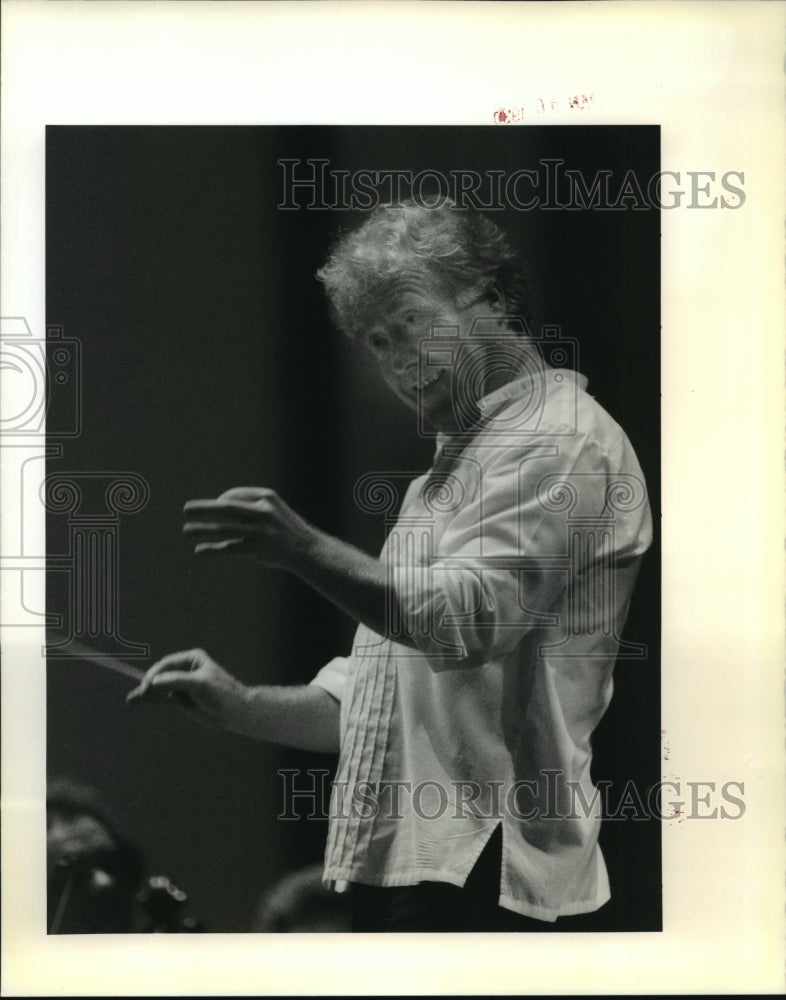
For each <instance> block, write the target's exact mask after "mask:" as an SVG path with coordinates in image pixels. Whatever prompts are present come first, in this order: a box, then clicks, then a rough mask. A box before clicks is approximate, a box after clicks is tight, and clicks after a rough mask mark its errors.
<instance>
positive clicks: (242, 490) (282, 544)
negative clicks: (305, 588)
mask: <svg viewBox="0 0 786 1000" xmlns="http://www.w3.org/2000/svg"><path fill="white" fill-rule="evenodd" d="M183 513H184V515H185V517H186V522H185V524H184V525H183V534H185V535H188V536H189V537H191V538H193V539H194V540H195V541H196V545H195V547H194V552H195V553H196V554H204V553H220V552H227V553H239V554H243V555H252V556H255V557H256V558H257V559H259V560H260V561H261V562H263V563H265V564H266V565H268V566H279V567H282V568H292V567H293V565H294V563H295V562H296V561H297V560H298V558H299V557H300V556H302V555H303V554H304V553H305V552H307V551H308V549H309V547H310V546H311V544H312V543H313V542H314V540H315V538H316V536H317V535H318V532H317V530H316V529H315V528H314V527H313V526H312V525H310V524H309V523H308V522H307V521H305V520H304V519H303V518H302V517H300V515H298V514H296V513H295V511H293V510H292V508H291V507H289V506H288V505H287V504H286V503H284V501H283V500H282V499H281V497H280V496H279V495H278V494H277V493H276V492H275V491H274V490H270V489H265V488H264V487H260V486H239V487H236V488H234V489H231V490H227V491H226V493H222V494H221V496H220V497H218V499H217V500H189V501H188V503H187V504H186V505H185V506H184V508H183Z"/></svg>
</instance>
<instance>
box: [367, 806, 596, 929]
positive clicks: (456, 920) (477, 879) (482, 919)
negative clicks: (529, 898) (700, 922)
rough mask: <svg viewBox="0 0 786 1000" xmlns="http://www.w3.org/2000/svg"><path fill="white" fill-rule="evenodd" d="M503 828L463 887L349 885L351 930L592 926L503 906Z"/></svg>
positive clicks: (438, 884) (583, 920)
mask: <svg viewBox="0 0 786 1000" xmlns="http://www.w3.org/2000/svg"><path fill="white" fill-rule="evenodd" d="M501 864H502V827H501V826H498V827H497V829H496V830H495V831H494V833H493V834H492V836H491V838H490V839H489V842H488V844H487V845H486V846H485V847H484V849H483V851H482V853H481V855H480V857H479V858H478V860H477V862H476V864H475V867H474V868H473V869H472V871H471V872H470V874H469V877H468V878H467V881H466V883H465V884H464V886H463V887H462V888H459V887H458V886H455V885H448V884H446V883H444V882H419V883H418V884H417V885H405V886H390V887H388V886H374V885H362V884H360V883H359V882H355V883H353V884H352V887H351V895H350V899H351V904H352V930H353V931H355V932H356V933H377V932H383V931H387V932H397V931H398V932H412V931H475V932H480V933H483V932H490V931H529V932H533V931H536V932H541V933H542V932H549V931H552V932H553V931H558V932H563V931H571V930H592V929H593V927H592V921H591V920H590V921H588V920H587V917H590V918H592V917H594V914H588V915H586V916H585V915H582V916H580V917H561V918H560V919H559V920H557V921H556V922H548V921H545V920H534V919H533V918H532V917H524V916H522V915H521V914H519V913H513V912H512V911H511V910H506V909H503V907H501V906H499V905H498V903H497V899H498V897H499V879H500V868H501Z"/></svg>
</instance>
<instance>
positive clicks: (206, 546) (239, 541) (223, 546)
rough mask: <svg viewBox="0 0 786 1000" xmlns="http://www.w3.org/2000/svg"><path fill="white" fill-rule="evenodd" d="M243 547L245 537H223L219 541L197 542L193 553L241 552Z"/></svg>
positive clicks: (244, 545)
mask: <svg viewBox="0 0 786 1000" xmlns="http://www.w3.org/2000/svg"><path fill="white" fill-rule="evenodd" d="M245 547H246V539H245V538H225V539H224V540H223V541H221V542H199V544H198V545H195V546H194V553H195V554H196V555H198V556H199V555H203V554H204V553H209V552H242V551H243V550H244V549H245Z"/></svg>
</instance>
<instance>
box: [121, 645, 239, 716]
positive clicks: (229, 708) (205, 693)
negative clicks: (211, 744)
mask: <svg viewBox="0 0 786 1000" xmlns="http://www.w3.org/2000/svg"><path fill="white" fill-rule="evenodd" d="M248 693H249V689H248V688H247V687H246V686H245V685H244V684H241V683H240V681H238V680H237V679H236V678H235V677H233V676H232V675H231V674H229V673H227V671H226V670H224V668H223V667H220V666H219V665H218V664H217V663H216V662H215V660H212V659H211V658H210V657H209V656H208V655H207V653H206V652H205V651H204V650H202V649H190V650H188V651H187V652H183V653H172V654H170V655H169V656H165V657H164V658H163V659H161V660H159V661H158V663H154V664H153V666H152V667H151V668H150V669H149V670H148V671H147V673H146V674H145V676H144V677H143V678H142V682H141V683H140V684H139V686H138V687H136V688H134V690H133V691H131V692H130V693H129V695H128V697H127V698H126V701H128V702H152V701H176V702H178V703H179V704H181V705H183V706H184V707H185V708H187V709H188V710H189V712H190V713H191V714H192V715H193V716H195V717H196V718H198V719H199V720H200V721H202V722H205V723H207V724H209V725H213V726H219V727H220V728H222V729H231V728H234V727H235V726H236V725H237V723H238V721H239V720H240V718H241V717H242V716H243V715H244V713H245V711H246V710H247V699H248Z"/></svg>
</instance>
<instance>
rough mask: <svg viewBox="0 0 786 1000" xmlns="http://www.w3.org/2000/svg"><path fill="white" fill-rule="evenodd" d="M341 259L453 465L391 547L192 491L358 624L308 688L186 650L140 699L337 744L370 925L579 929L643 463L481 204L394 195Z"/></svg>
mask: <svg viewBox="0 0 786 1000" xmlns="http://www.w3.org/2000/svg"><path fill="white" fill-rule="evenodd" d="M319 278H320V280H321V281H322V282H323V283H324V286H325V288H326V291H327V294H328V299H329V303H330V309H331V314H332V316H333V318H334V320H335V321H336V322H337V324H338V325H339V326H340V327H341V329H343V330H344V331H345V333H347V335H348V336H350V337H352V338H353V339H354V340H355V341H357V342H358V343H359V344H360V345H361V346H362V347H363V348H365V349H366V350H367V351H368V352H369V353H370V354H371V355H372V356H373V358H374V359H375V360H376V362H377V364H378V367H379V370H380V373H381V376H382V378H383V380H384V381H385V383H386V384H387V385H388V386H389V388H390V389H391V390H392V391H393V392H394V393H395V394H396V395H397V396H398V397H399V398H400V399H402V400H403V401H404V403H406V404H407V405H408V406H409V407H410V408H411V409H412V410H413V411H414V412H415V413H416V414H417V415H418V420H419V422H420V426H421V427H422V428H425V427H429V428H433V429H434V430H435V431H436V434H437V452H436V456H435V460H434V464H433V466H432V468H431V470H429V472H428V473H426V474H424V475H422V476H420V477H418V478H416V479H415V480H414V481H413V482H412V483H410V484H409V486H408V488H407V490H406V495H405V497H404V499H403V502H402V504H401V508H400V511H399V515H398V521H397V523H396V525H395V526H394V528H393V529H392V530H391V532H390V534H389V536H388V538H387V540H386V542H385V545H384V548H383V550H382V553H381V555H380V556H379V557H372V556H370V555H367V554H366V553H364V552H361V551H360V550H358V549H356V548H354V547H353V546H351V545H349V544H347V543H345V542H343V541H340V540H339V539H337V538H334V537H331V536H329V535H327V534H326V533H324V532H322V531H320V530H319V529H318V528H317V527H315V526H314V525H312V524H310V523H308V522H306V521H305V520H304V519H303V518H302V517H300V516H299V515H298V514H297V513H296V512H295V511H293V510H292V509H291V508H290V507H289V506H287V504H286V503H285V502H284V501H283V500H282V499H281V498H280V497H279V496H278V495H277V494H276V493H275V492H274V491H273V490H271V489H267V488H261V487H239V488H235V489H231V490H228V491H227V492H226V493H224V494H222V495H221V496H220V497H219V498H218V499H214V500H195V501H191V502H189V503H187V504H186V506H185V515H186V523H185V525H184V531H185V532H186V534H187V535H188V536H190V537H192V538H193V539H194V540H195V543H196V546H195V551H196V552H198V553H205V554H208V553H212V554H215V553H221V552H223V553H230V554H234V553H238V554H250V555H252V556H254V557H255V558H256V559H258V560H260V561H261V562H262V563H263V564H265V565H267V566H274V567H278V568H280V569H282V570H287V571H289V572H291V573H294V574H296V575H297V576H298V577H300V578H301V579H302V580H303V581H305V582H306V583H307V584H309V585H310V586H311V587H313V588H314V589H316V590H317V591H319V592H320V593H321V594H323V595H324V596H325V597H326V598H328V599H329V600H330V601H332V602H333V603H334V604H336V605H337V606H338V607H339V608H341V609H342V610H344V611H345V612H346V613H347V614H348V615H350V616H351V617H352V618H353V619H354V620H355V621H356V622H357V623H358V630H357V633H356V636H355V641H354V644H353V648H352V650H351V652H350V653H349V655H347V656H340V657H336V658H334V659H332V660H330V661H329V662H328V663H327V664H326V666H325V667H324V668H323V669H322V670H321V671H320V672H319V673H318V674H317V676H316V677H315V678H314V679H313V681H312V682H311V683H310V684H308V685H305V686H301V687H274V686H269V685H263V686H259V687H247V686H245V685H243V684H241V683H240V682H239V681H237V680H236V679H235V678H234V677H233V676H232V675H231V674H229V673H228V672H227V671H225V670H224V669H223V668H222V667H220V666H219V665H218V664H216V663H215V662H214V661H213V660H212V659H211V658H210V657H209V656H208V655H207V654H206V653H205V652H204V651H202V650H191V651H188V652H184V653H176V654H173V655H171V656H167V657H165V658H164V659H163V660H161V661H160V662H159V663H157V664H156V665H154V666H153V667H151V669H150V670H149V671H148V673H147V675H146V676H145V678H144V680H143V682H142V684H141V685H140V686H139V688H138V689H136V690H135V691H134V692H132V694H131V695H130V696H129V697H130V698H132V699H134V700H146V699H153V698H161V697H166V696H167V695H170V696H171V695H172V694H173V693H177V694H179V695H180V696H181V698H180V699H178V700H182V701H184V702H185V703H186V704H187V707H188V708H189V710H190V711H192V712H194V713H195V714H197V715H199V716H200V717H202V718H204V719H206V720H208V721H211V722H213V723H214V724H216V725H219V726H221V727H224V728H227V729H230V730H233V731H235V732H239V733H243V734H246V735H248V736H251V737H255V738H259V739H263V740H270V741H274V742H280V743H283V744H286V745H289V746H293V747H300V748H308V749H313V750H322V751H324V750H338V751H339V752H340V756H339V764H338V772H337V776H336V782H335V784H334V789H333V797H332V802H331V812H330V824H329V832H328V842H327V850H326V857H325V869H324V880H325V883H326V884H327V885H329V886H330V887H331V888H334V889H336V890H338V891H343V890H345V889H349V890H350V893H351V901H352V907H353V914H354V915H353V927H354V929H356V930H359V931H382V930H391V931H417V930H424V931H451V930H457V931H458V930H462V931H490V930H540V929H557V930H561V929H563V928H567V927H569V926H570V923H571V919H572V918H573V917H575V916H576V915H578V914H588V913H592V912H594V911H597V910H598V909H599V908H600V907H601V906H602V905H603V904H604V903H605V902H606V901H607V900H608V899H609V884H608V877H607V874H606V868H605V865H604V861H603V858H602V855H601V851H600V848H599V846H598V832H599V826H600V819H601V808H600V803H599V800H598V796H597V794H596V793H597V789H595V787H594V786H593V783H592V780H591V777H590V764H591V759H592V749H591V735H592V732H593V730H594V729H595V727H596V726H597V724H598V722H599V720H600V718H601V716H602V715H603V713H604V711H605V709H606V707H607V705H608V703H609V700H610V698H611V693H612V669H613V666H614V662H615V659H616V657H617V654H618V651H619V647H620V642H621V641H622V640H621V639H620V636H621V633H622V628H623V625H624V622H625V618H626V615H627V610H628V604H629V601H630V597H631V594H632V592H633V587H634V583H635V579H636V575H637V571H638V566H639V562H640V559H641V556H642V554H643V553H644V552H645V550H646V549H647V547H648V546H649V544H650V542H651V538H652V525H651V516H650V511H649V505H648V502H647V496H646V489H645V486H644V481H643V477H642V473H641V469H640V467H639V464H638V462H637V459H636V456H635V454H634V452H633V449H632V447H631V445H630V443H629V441H628V439H627V437H626V436H625V434H624V433H623V431H622V430H621V429H620V427H619V426H618V425H617V424H616V423H615V422H614V420H613V419H612V418H611V417H610V416H609V415H608V414H607V413H606V412H605V410H603V409H602V407H601V406H600V405H599V404H598V403H597V402H595V400H594V399H593V398H592V397H591V396H589V395H588V394H587V393H586V391H585V389H586V379H585V378H584V377H583V376H581V375H579V374H577V373H576V372H575V371H573V370H571V369H570V367H569V362H570V356H569V355H570V347H571V344H570V342H569V341H566V340H563V339H562V338H560V337H559V336H558V335H556V334H555V335H553V336H550V335H549V333H550V331H548V330H547V331H545V332H544V335H543V336H540V337H534V336H533V335H532V334H531V332H530V330H529V320H528V301H527V285H526V280H525V278H524V271H523V268H522V266H521V263H520V262H519V260H518V259H517V254H516V253H515V252H514V249H513V247H512V246H511V244H510V242H509V240H508V239H507V237H506V236H505V235H504V234H503V232H502V231H501V230H500V228H499V227H498V226H497V225H496V224H494V223H493V222H491V221H490V220H488V219H487V218H485V217H484V216H482V215H480V214H479V213H476V212H473V211H459V210H458V209H456V208H455V206H452V205H450V204H447V205H441V206H439V207H438V208H433V209H429V208H426V207H424V206H423V205H419V204H416V203H414V202H408V203H405V204H402V205H396V206H388V207H384V208H380V209H378V210H377V211H375V212H374V213H372V214H371V215H370V217H369V218H368V219H367V220H366V221H365V222H364V224H363V225H361V226H360V227H359V228H358V229H357V230H356V231H354V232H351V233H349V234H346V235H343V236H342V237H341V238H340V239H339V240H338V241H337V243H336V245H335V246H334V248H333V250H332V252H331V254H330V256H329V259H328V261H327V262H326V264H325V266H324V267H323V268H322V270H321V271H320V272H319ZM394 486H395V484H393V483H392V482H386V481H385V479H384V477H382V479H380V478H379V477H376V478H375V479H370V480H368V481H367V482H364V481H363V480H361V482H360V483H359V484H358V497H359V499H361V500H362V501H363V502H366V503H372V504H373V503H374V502H375V500H376V499H377V498H379V497H380V496H387V495H388V494H390V493H391V492H392V491H393V489H394ZM364 491H365V492H364ZM364 498H365V499H364Z"/></svg>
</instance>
